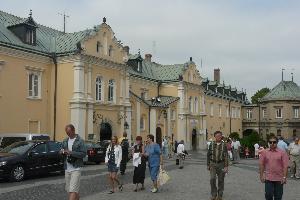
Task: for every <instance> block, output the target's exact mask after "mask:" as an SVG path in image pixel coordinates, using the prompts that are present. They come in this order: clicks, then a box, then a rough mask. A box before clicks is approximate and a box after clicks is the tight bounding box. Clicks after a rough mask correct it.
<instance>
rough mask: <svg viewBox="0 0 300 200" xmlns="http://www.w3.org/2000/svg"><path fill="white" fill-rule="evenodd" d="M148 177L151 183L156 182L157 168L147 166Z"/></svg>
mask: <svg viewBox="0 0 300 200" xmlns="http://www.w3.org/2000/svg"><path fill="white" fill-rule="evenodd" d="M149 171H150V176H151V180H152V181H156V180H157V176H158V172H159V166H153V167H150V166H149Z"/></svg>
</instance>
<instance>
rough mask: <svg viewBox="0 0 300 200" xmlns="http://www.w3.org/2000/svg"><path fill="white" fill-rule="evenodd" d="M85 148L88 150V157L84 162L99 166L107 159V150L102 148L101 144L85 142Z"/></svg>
mask: <svg viewBox="0 0 300 200" xmlns="http://www.w3.org/2000/svg"><path fill="white" fill-rule="evenodd" d="M85 146H86V149H87V152H86V157H85V158H84V160H83V161H84V162H94V163H96V164H97V165H98V164H100V162H102V161H104V159H105V150H106V149H105V150H104V149H103V148H102V147H101V146H100V144H97V143H94V142H90V141H85Z"/></svg>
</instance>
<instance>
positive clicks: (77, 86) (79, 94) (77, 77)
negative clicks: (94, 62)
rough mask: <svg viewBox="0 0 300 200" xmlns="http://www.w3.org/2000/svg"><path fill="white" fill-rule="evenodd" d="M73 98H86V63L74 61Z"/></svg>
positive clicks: (76, 99)
mask: <svg viewBox="0 0 300 200" xmlns="http://www.w3.org/2000/svg"><path fill="white" fill-rule="evenodd" d="M73 100H75V101H78V100H84V65H83V63H82V62H75V63H74V89H73Z"/></svg>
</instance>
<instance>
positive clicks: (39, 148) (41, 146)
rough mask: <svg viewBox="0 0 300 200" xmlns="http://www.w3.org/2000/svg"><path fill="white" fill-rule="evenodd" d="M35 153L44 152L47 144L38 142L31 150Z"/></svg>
mask: <svg viewBox="0 0 300 200" xmlns="http://www.w3.org/2000/svg"><path fill="white" fill-rule="evenodd" d="M32 151H33V152H35V153H46V152H47V145H46V144H39V145H37V146H36V147H35V148H34V149H33V150H32Z"/></svg>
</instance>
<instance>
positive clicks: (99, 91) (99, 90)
mask: <svg viewBox="0 0 300 200" xmlns="http://www.w3.org/2000/svg"><path fill="white" fill-rule="evenodd" d="M96 101H102V79H101V77H100V76H98V77H97V78H96Z"/></svg>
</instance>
